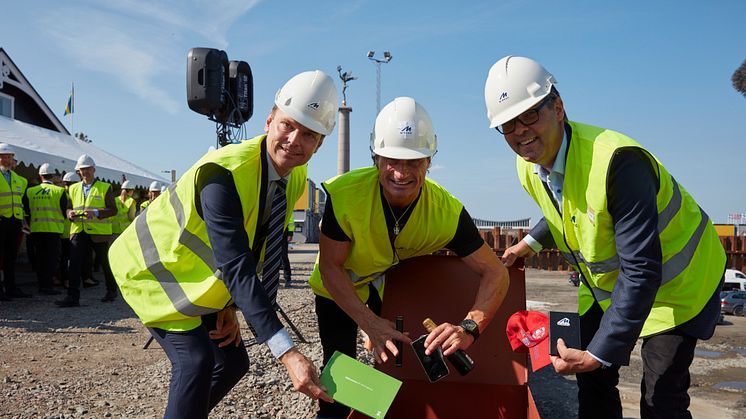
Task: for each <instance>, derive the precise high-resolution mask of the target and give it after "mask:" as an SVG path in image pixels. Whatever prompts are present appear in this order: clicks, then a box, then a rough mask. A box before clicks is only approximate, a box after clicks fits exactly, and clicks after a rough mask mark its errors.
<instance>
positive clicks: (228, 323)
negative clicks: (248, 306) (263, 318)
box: [209, 307, 241, 348]
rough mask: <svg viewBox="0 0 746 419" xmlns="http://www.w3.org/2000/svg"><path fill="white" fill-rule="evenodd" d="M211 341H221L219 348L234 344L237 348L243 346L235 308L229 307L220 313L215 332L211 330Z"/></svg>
mask: <svg viewBox="0 0 746 419" xmlns="http://www.w3.org/2000/svg"><path fill="white" fill-rule="evenodd" d="M209 336H210V339H213V340H221V339H223V341H222V342H220V343H219V344H218V347H219V348H223V347H225V346H228V345H230V344H231V343H233V344H234V345H235V346H238V345H240V344H241V329H240V328H239V326H238V318H237V317H236V310H235V308H233V307H227V308H224V309H223V310H221V311H219V312H218V319H217V321H216V322H215V330H210V332H209Z"/></svg>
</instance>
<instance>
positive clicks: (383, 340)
mask: <svg viewBox="0 0 746 419" xmlns="http://www.w3.org/2000/svg"><path fill="white" fill-rule="evenodd" d="M362 329H363V331H365V334H366V335H368V337H369V339H370V345H371V346H372V350H373V356H374V357H375V358H376V363H378V364H382V363H384V362H386V361H388V360H389V354H388V353H387V352H386V350H387V349H388V351H389V352H390V353H391V355H392V356H394V357H396V356H397V355H399V351H398V350H397V349H396V343H395V341H397V340H398V341H401V342H404V343H406V344H410V343H412V340H411V339H409V336H407V335H405V334H404V333H402V332H400V331H398V330H396V328H395V327H394V322H392V321H389V320H386V319H383V318H381V317H378V316H375V320H373V321H372V322H370V323H369V324H367V325H366V326H365V327H363V328H362ZM366 346H367V345H366Z"/></svg>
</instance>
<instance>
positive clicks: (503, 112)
mask: <svg viewBox="0 0 746 419" xmlns="http://www.w3.org/2000/svg"><path fill="white" fill-rule="evenodd" d="M555 83H556V80H555V79H554V77H553V76H552V75H551V74H550V73H549V72H547V71H546V70H545V69H544V67H542V66H541V65H540V64H539V63H537V62H536V61H534V60H531V59H529V58H524V57H513V56H508V57H505V58H502V59H501V60H499V61H498V62H497V63H495V65H494V66H493V67H492V68H491V69H490V72H489V75H488V77H487V82H486V85H485V100H486V103H487V115H488V118H489V121H490V127H491V128H496V129H497V130H498V131H499V132H500V133H502V134H503V136H504V137H505V140H506V142H507V143H508V145H509V146H510V148H512V149H513V151H515V152H516V154H517V155H518V156H517V159H516V160H517V167H518V175H519V178H520V180H521V183H522V185H523V187H524V189H526V191H527V192H528V193H529V195H531V197H532V198H534V200H535V201H536V202H537V204H538V205H539V207H540V208H541V210H542V212H543V214H544V218H543V220H542V222H540V223H539V224H538V225H537V226H536V227H535V228H534V229H532V231H531V233H530V236H527V237H526V238H525V239H524V240H522V241H521V242H519V243H518V244H516V245H514V246H512V247H510V248H508V249H507V250H506V252H505V254H504V255H503V261H504V262H505V263H506V264H507V265H510V264H512V263H513V261H514V260H515V259H516V258H517V257H528V256H531V255H534V254H535V253H537V252H539V251H540V250H541V248H542V247H549V246H551V247H554V246H556V247H557V248H559V249H560V251H561V252H562V253H563V254H564V255H565V257H566V258H567V259H568V261H569V262H570V263H571V264H572V265H573V267H574V268H575V269H576V270H578V271H579V272H581V273H582V278H583V282H582V283H581V285H580V287H579V288H578V293H579V294H578V309H579V312H580V315H581V343H582V349H583V350H577V349H567V348H566V347H565V345H564V343H563V342H560V343H558V348H559V355H560V356H559V357H553V358H552V363H553V364H554V369H555V370H556V371H557V372H559V373H561V374H573V373H575V374H576V376H577V383H578V390H579V391H578V396H579V397H578V398H579V401H580V411H579V416H580V417H581V418H598V417H605V418H612V417H617V418H621V417H622V407H621V402H620V399H619V392H618V390H617V389H616V385H617V382H618V379H619V367H620V366H621V365H628V364H629V359H630V353H631V352H632V349H633V348H634V346H635V342H636V341H637V338H638V337H642V338H643V343H642V361H643V379H642V385H641V392H642V395H641V399H640V413H641V416H642V417H643V418H654V417H655V418H658V417H672V418H673V417H676V418H681V417H691V414H690V413H689V411H688V406H689V396H688V394H687V391H688V387H689V365H690V364H691V362H692V358H693V356H694V347H695V345H696V343H697V339H709V338H710V337H711V336H712V334H713V332H714V330H715V324H716V322H717V318H718V314H719V311H720V305H719V295H718V294H719V290H720V287H721V284H722V280H721V278H722V277H723V273H724V271H725V252H724V250H723V247H722V245H721V244H720V241H719V240H718V236H717V234H716V232H715V229H714V227H713V225H712V223H711V222H710V220H709V218H708V216H707V214H705V213H704V211H702V210H701V209H700V208H699V206H698V205H697V203H696V202H695V201H694V199H693V198H692V197H691V196H690V195H689V194H688V193H687V192H686V190H685V189H684V188H683V187H682V186H681V185H679V184H678V183H677V182H676V180H675V179H674V178H673V177H672V176H671V175H670V174H669V173H668V172H667V171H666V169H665V168H664V167H663V165H662V164H661V163H660V162H659V161H658V160H657V159H656V158H655V157H654V156H653V155H652V154H651V153H650V152H648V151H647V150H645V148H643V146H641V145H640V144H639V143H637V142H635V141H634V140H632V139H631V138H629V137H626V136H624V135H623V134H620V133H618V132H614V131H611V130H606V129H603V128H597V127H593V126H590V125H585V124H581V123H578V122H574V121H568V120H567V116H566V113H565V107H564V103H563V101H562V98H560V95H559V92H558V91H557V89H556V88H555V86H554V85H555Z"/></svg>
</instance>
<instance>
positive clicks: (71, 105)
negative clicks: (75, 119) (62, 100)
mask: <svg viewBox="0 0 746 419" xmlns="http://www.w3.org/2000/svg"><path fill="white" fill-rule="evenodd" d="M73 112H75V85H73V86H72V88H71V89H70V97H69V98H68V99H67V106H65V115H63V116H67V115H69V114H71V113H73Z"/></svg>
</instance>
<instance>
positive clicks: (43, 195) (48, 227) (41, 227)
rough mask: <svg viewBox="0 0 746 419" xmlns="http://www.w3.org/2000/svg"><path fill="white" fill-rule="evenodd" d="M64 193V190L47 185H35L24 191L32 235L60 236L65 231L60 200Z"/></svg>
mask: <svg viewBox="0 0 746 419" xmlns="http://www.w3.org/2000/svg"><path fill="white" fill-rule="evenodd" d="M64 193H65V189H64V188H62V187H60V186H56V185H52V184H49V183H42V184H39V185H36V186H34V187H31V188H29V189H28V190H27V191H26V197H27V199H28V204H29V212H30V217H29V218H30V220H31V225H30V229H31V232H32V233H59V234H62V232H63V231H64V230H65V218H64V217H63V215H62V209H61V208H60V200H61V198H62V196H63V194H64Z"/></svg>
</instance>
